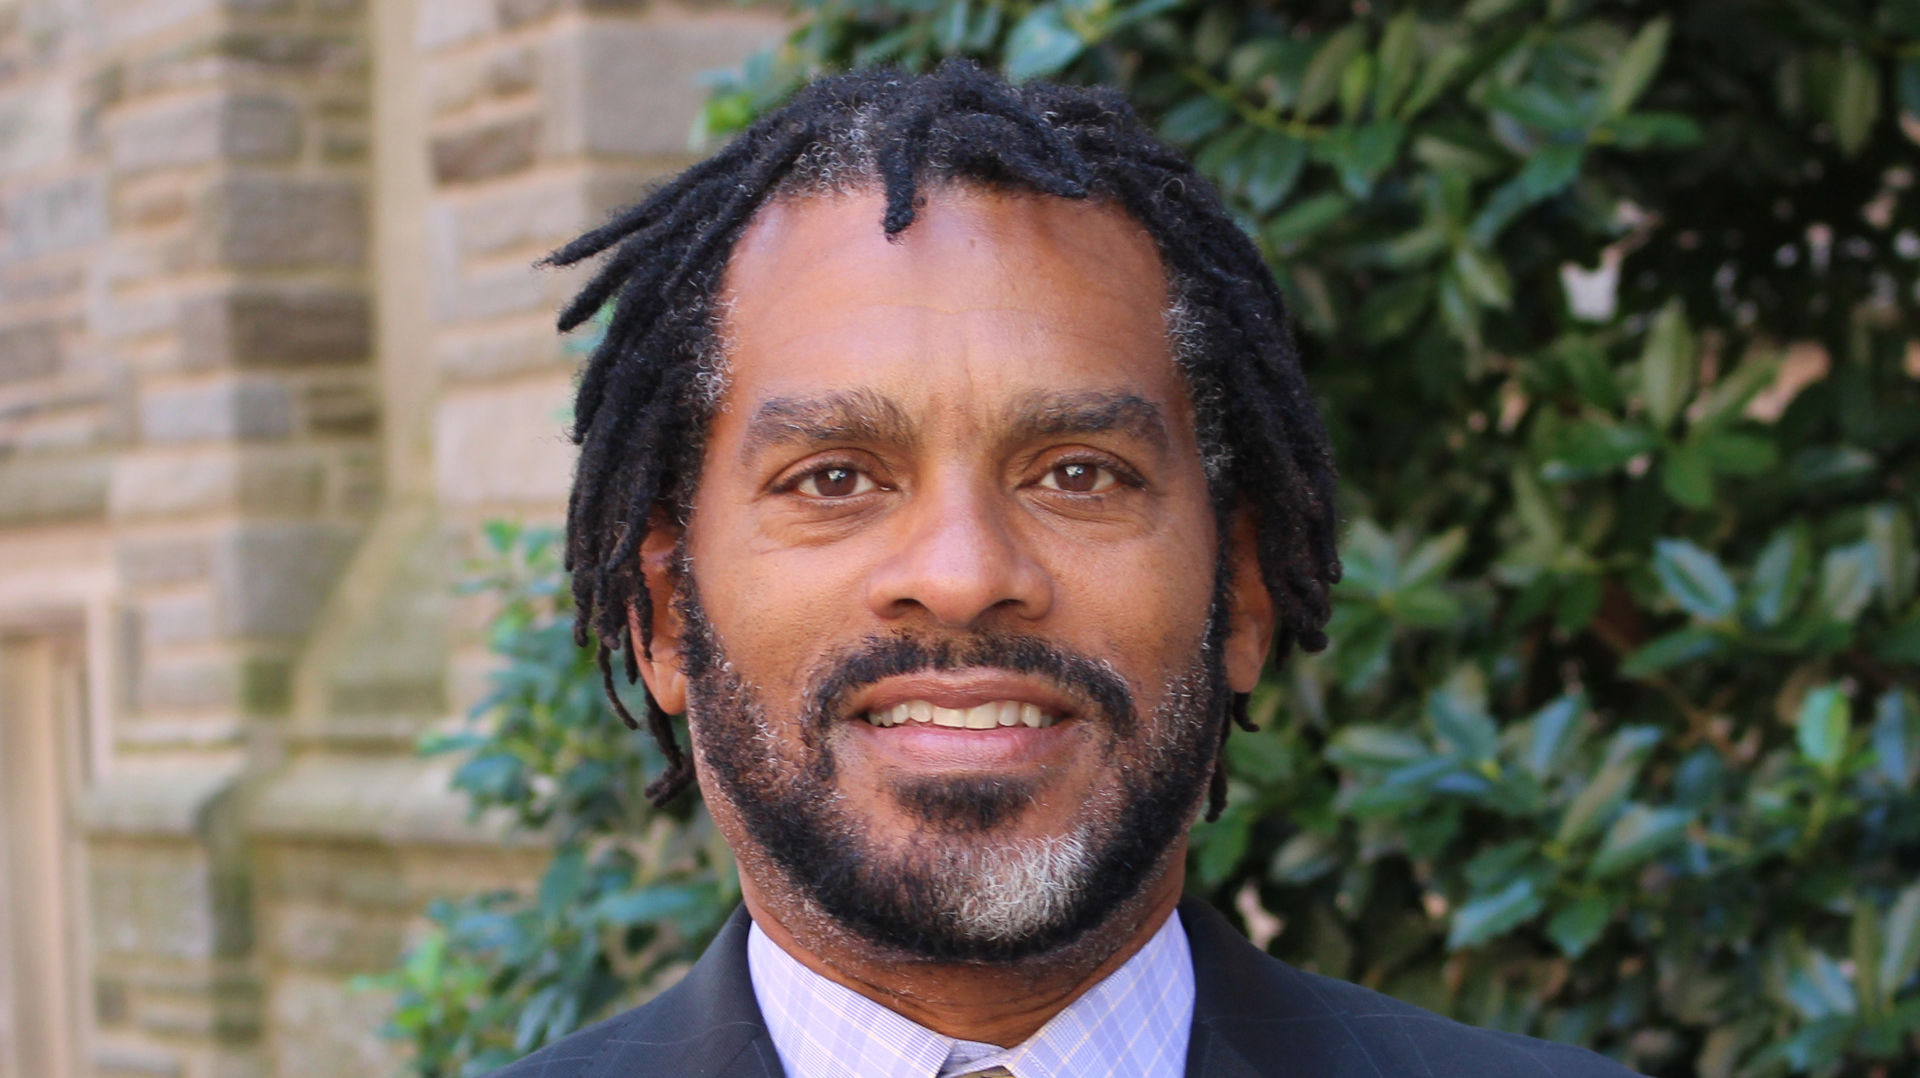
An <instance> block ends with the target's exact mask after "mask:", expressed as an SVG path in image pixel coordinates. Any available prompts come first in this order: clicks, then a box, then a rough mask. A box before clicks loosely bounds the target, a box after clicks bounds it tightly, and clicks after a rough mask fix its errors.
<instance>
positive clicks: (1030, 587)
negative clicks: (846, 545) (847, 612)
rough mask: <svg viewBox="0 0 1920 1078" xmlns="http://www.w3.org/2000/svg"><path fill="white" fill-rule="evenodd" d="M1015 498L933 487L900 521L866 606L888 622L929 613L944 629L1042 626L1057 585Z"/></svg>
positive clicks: (989, 489)
mask: <svg viewBox="0 0 1920 1078" xmlns="http://www.w3.org/2000/svg"><path fill="white" fill-rule="evenodd" d="M1011 499H1012V495H1010V494H1008V493H1007V492H1005V491H1003V490H997V489H994V488H993V486H992V485H991V484H988V483H982V482H977V481H972V480H970V479H968V478H964V477H948V478H946V479H944V480H936V481H934V482H931V483H929V484H928V485H927V487H925V488H924V489H922V490H920V491H918V492H916V493H915V494H914V495H913V497H912V498H911V499H910V500H909V502H908V504H907V505H905V506H903V507H902V508H901V510H900V511H899V516H897V517H896V518H895V520H894V522H893V523H894V535H893V537H892V538H891V540H890V549H889V550H888V551H887V553H886V556H885V557H884V558H883V559H882V560H881V562H880V564H879V565H878V566H877V567H876V568H875V570H874V572H873V574H872V576H871V577H869V579H868V590H867V601H868V604H869V605H870V606H871V607H872V609H873V611H874V613H876V614H878V615H879V616H880V617H882V618H886V619H888V620H898V619H904V618H911V617H913V616H915V614H916V613H918V612H922V611H924V613H925V615H929V616H931V617H932V618H933V619H934V620H935V621H937V622H938V623H940V624H941V625H942V626H945V627H947V628H954V629H967V628H974V627H977V626H978V625H979V624H980V623H981V622H982V621H983V620H988V619H991V618H994V617H1005V616H1012V617H1017V618H1020V619H1024V620H1036V619H1039V618H1042V617H1044V616H1046V613H1047V611H1048V610H1049V609H1050V608H1051V606H1052V604H1053V581H1052V578H1051V576H1050V575H1049V574H1048V572H1047V571H1046V569H1045V567H1044V566H1043V565H1042V564H1041V563H1040V562H1039V561H1038V560H1036V559H1035V557H1034V553H1033V551H1032V550H1031V549H1030V547H1029V545H1028V541H1027V540H1026V539H1025V538H1023V537H1022V536H1021V534H1020V533H1019V531H1018V530H1017V528H1016V527H1015V520H1014V517H1015V515H1016V513H1017V508H1016V507H1015V506H1014V505H1013V504H1012V501H1011Z"/></svg>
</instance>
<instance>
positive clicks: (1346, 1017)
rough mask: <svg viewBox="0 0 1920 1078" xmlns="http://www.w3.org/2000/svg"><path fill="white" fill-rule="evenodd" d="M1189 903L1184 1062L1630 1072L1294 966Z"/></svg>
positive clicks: (1430, 1073) (1542, 1076) (1420, 1071)
mask: <svg viewBox="0 0 1920 1078" xmlns="http://www.w3.org/2000/svg"><path fill="white" fill-rule="evenodd" d="M1192 905H1193V904H1191V903H1188V904H1183V905H1182V906H1181V908H1180V914H1181V919H1182V922H1183V924H1184V925H1185V926H1186V928H1187V934H1188V942H1189V947H1190V948H1191V950H1192V952H1193V961H1194V980H1195V989H1196V998H1195V1001H1194V1026H1193V1036H1194V1042H1193V1045H1192V1060H1193V1062H1194V1064H1195V1066H1193V1067H1192V1068H1190V1073H1195V1074H1222V1075H1231V1074H1237V1073H1247V1074H1278V1073H1290V1072H1292V1071H1294V1070H1301V1071H1302V1072H1303V1073H1305V1072H1307V1071H1311V1072H1313V1073H1316V1074H1320V1075H1325V1076H1328V1078H1332V1076H1342V1078H1344V1076H1347V1075H1353V1076H1356V1078H1358V1076H1365V1078H1376V1076H1394V1075H1403V1074H1404V1075H1418V1076H1421V1078H1509V1076H1511V1078H1632V1075H1633V1072H1632V1071H1629V1070H1627V1069H1626V1068H1624V1067H1622V1066H1620V1065H1619V1064H1618V1063H1615V1062H1613V1061H1612V1060H1610V1059H1607V1058H1606V1057H1605V1056H1602V1055H1599V1054H1598V1053H1595V1052H1590V1051H1588V1050H1586V1049H1584V1048H1575V1047H1572V1046H1570V1045H1564V1044H1555V1043H1553V1042H1551V1041H1542V1040H1537V1039H1535V1038H1532V1037H1523V1036H1520V1035H1518V1034H1513V1033H1502V1032H1499V1031H1496V1030H1490V1029H1479V1028H1476V1027H1474V1026H1469V1025H1466V1024H1464V1023H1461V1022H1456V1021H1454V1020H1452V1019H1450V1018H1444V1017H1442V1016H1440V1015H1437V1014H1434V1013H1433V1012H1431V1011H1427V1010H1422V1009H1421V1008H1419V1007H1415V1006H1413V1005H1412V1004H1409V1003H1402V1002H1400V1001H1399V1000H1396V999H1392V998H1390V997H1388V996H1384V995H1381V994H1380V993H1378V992H1375V991H1372V990H1370V989H1367V988H1362V987H1361V986H1359V985H1356V984H1349V983H1347V982H1345V981H1337V980H1334V979H1332V978H1330V977H1322V976H1318V975H1316V974H1312V973H1307V972H1305V971H1303V970H1299V969H1295V968H1294V967H1292V966H1289V965H1287V964H1286V963H1284V962H1282V961H1280V960H1279V959H1276V958H1274V957H1272V956H1270V955H1268V954H1266V953H1265V952H1263V951H1261V950H1259V949H1258V948H1256V947H1254V946H1253V945H1252V944H1250V943H1248V942H1247V941H1246V940H1245V939H1244V938H1243V937H1241V936H1240V934H1239V933H1238V932H1236V931H1234V929H1233V928H1232V926H1230V925H1228V924H1227V923H1226V922H1225V920H1224V919H1222V918H1221V917H1220V916H1219V914H1217V913H1214V912H1213V911H1212V910H1211V909H1210V908H1205V907H1204V906H1203V907H1200V908H1197V909H1192V910H1190V907H1191V906H1192ZM1208 1056H1213V1057H1214V1058H1213V1059H1211V1060H1209V1059H1207V1058H1206V1057H1208Z"/></svg>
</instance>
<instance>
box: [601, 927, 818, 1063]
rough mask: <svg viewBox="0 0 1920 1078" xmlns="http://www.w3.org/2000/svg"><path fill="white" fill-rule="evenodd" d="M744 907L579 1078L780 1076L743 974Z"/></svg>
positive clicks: (613, 1033)
mask: <svg viewBox="0 0 1920 1078" xmlns="http://www.w3.org/2000/svg"><path fill="white" fill-rule="evenodd" d="M751 925H752V921H750V920H749V919H748V917H747V912H746V909H745V908H744V907H743V908H740V909H736V910H734V912H733V916H732V917H730V918H728V919H727V923H726V924H725V925H724V926H723V927H722V928H721V929H720V932H719V934H718V935H716V936H715V937H714V939H713V943H711V944H710V945H708V947H707V950H706V953H705V954H703V955H701V956H700V961H699V962H697V963H695V964H694V967H693V968H692V969H691V970H688V971H687V975H686V976H685V977H683V978H681V979H680V982H679V983H678V984H676V985H674V986H673V987H672V988H669V989H667V990H666V991H665V992H662V993H661V994H660V996H659V998H658V999H656V1000H654V1001H653V1003H651V1004H650V1005H648V1006H645V1007H640V1008H638V1009H636V1010H633V1011H629V1012H628V1013H627V1020H626V1021H624V1022H623V1023H622V1024H621V1025H620V1026H619V1027H618V1028H616V1029H614V1030H612V1031H610V1033H609V1035H608V1037H607V1039H606V1041H605V1043H604V1044H603V1045H602V1046H601V1049H600V1052H599V1054H598V1055H596V1056H595V1057H594V1059H593V1061H592V1063H591V1064H589V1065H588V1066H587V1068H586V1069H585V1070H584V1071H583V1072H582V1078H651V1076H655V1075H659V1076H662V1078H665V1076H672V1078H683V1076H684V1078H783V1076H782V1071H781V1069H780V1056H779V1053H778V1052H777V1051H776V1050H775V1049H774V1046H773V1038H772V1037H770V1036H768V1034H767V1025H766V1021H765V1020H764V1019H762V1018H761V1016H760V1005H759V1004H758V1003H757V1002H755V1000H754V995H753V978H752V976H751V975H750V974H749V973H748V971H747V930H748V928H749V927H750V926H751Z"/></svg>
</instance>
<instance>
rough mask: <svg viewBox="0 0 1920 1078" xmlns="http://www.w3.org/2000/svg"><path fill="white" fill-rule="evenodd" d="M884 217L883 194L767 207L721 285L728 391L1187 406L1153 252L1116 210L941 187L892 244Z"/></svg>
mask: <svg viewBox="0 0 1920 1078" xmlns="http://www.w3.org/2000/svg"><path fill="white" fill-rule="evenodd" d="M884 211H885V199H884V197H883V195H882V194H881V193H880V192H879V191H878V190H872V191H853V192H837V193H830V194H819V195H802V196H789V197H786V198H783V199H780V200H777V201H775V202H773V203H771V204H769V205H768V206H766V207H765V208H764V209H762V210H761V212H760V213H759V214H758V215H757V216H756V218H755V219H754V221H753V223H752V224H751V225H750V226H749V227H748V228H747V230H746V231H745V232H744V233H743V234H742V236H741V238H740V241H739V243H738V244H737V245H736V247H735V249H734V252H733V254H732V256H731V257H730V259H729V261H728V266H727V275H726V280H725V282H724V285H723V297H724V298H723V311H724V323H725V326H724V329H725V336H726V338H727V340H726V343H727V346H728V347H727V351H728V354H729V357H730V359H729V368H730V370H729V383H730V385H731V386H732V389H731V390H730V393H733V392H738V393H740V394H754V395H766V394H782V393H797V392H811V391H818V390H819V389H821V388H823V387H833V386H858V385H872V384H878V383H882V382H886V381H889V380H891V381H894V382H899V381H901V380H902V378H901V376H902V375H908V376H909V377H908V378H907V379H906V380H907V381H908V382H910V383H913V385H910V386H906V387H902V388H910V389H917V390H922V391H924V392H925V393H936V394H937V392H938V391H940V390H941V389H942V388H944V389H945V391H947V392H948V393H949V394H950V395H951V394H953V393H956V392H959V391H960V390H961V389H962V388H963V387H964V388H971V389H972V390H973V391H977V392H980V393H990V392H992V391H994V390H996V389H1006V390H1024V391H1030V390H1032V389H1034V388H1036V387H1038V388H1046V389H1057V388H1063V387H1067V386H1081V387H1087V388H1109V389H1117V388H1125V387H1123V386H1121V385H1119V383H1130V384H1133V388H1139V386H1140V385H1142V384H1144V385H1146V387H1147V388H1157V389H1159V390H1161V391H1162V393H1163V394H1166V395H1170V396H1171V397H1173V398H1184V396H1185V393H1184V385H1183V384H1182V383H1181V381H1180V380H1179V377H1178V374H1177V372H1176V371H1175V369H1174V365H1173V361H1172V354H1171V351H1170V348H1169V345H1168V339H1167V333H1166V322H1165V312H1166V307H1167V303H1168V288H1167V280H1166V274H1165V271H1164V270H1163V268H1162V265H1161V261H1160V256H1159V252H1158V250H1157V248H1156V247H1155V245H1154V242H1153V240H1152V238H1151V237H1150V236H1149V235H1148V234H1147V232H1146V230H1145V229H1144V228H1143V227H1141V226H1140V224H1139V223H1138V222H1137V221H1135V220H1134V219H1133V218H1132V217H1130V216H1129V215H1128V214H1127V213H1126V212H1125V211H1124V210H1122V209H1120V208H1118V207H1117V206H1114V205H1112V204H1108V203H1103V202H1098V201H1091V200H1088V201H1081V200H1068V199H1061V198H1054V197H1050V196H1044V195H1030V194H1024V193H1011V192H999V191H990V190H985V189H982V188H978V187H972V186H965V185H947V186H941V187H932V188H929V189H927V190H926V193H925V195H924V197H923V200H922V203H921V204H920V205H919V206H917V207H916V211H917V212H916V217H915V220H914V223H913V224H912V226H911V227H909V228H908V229H906V230H905V231H904V232H901V233H899V234H897V235H895V236H892V237H889V236H887V235H885V234H884V232H883V231H882V230H881V228H880V220H881V217H882V215H883V213H884ZM883 388H884V387H883ZM735 403H749V404H750V403H751V402H750V401H749V402H739V401H736V402H735Z"/></svg>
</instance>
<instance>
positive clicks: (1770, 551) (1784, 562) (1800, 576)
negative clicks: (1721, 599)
mask: <svg viewBox="0 0 1920 1078" xmlns="http://www.w3.org/2000/svg"><path fill="white" fill-rule="evenodd" d="M1812 571H1813V543H1812V542H1811V541H1810V540H1809V539H1808V538H1807V530H1806V528H1805V527H1804V526H1800V525H1795V526H1790V527H1786V528H1782V529H1780V530H1779V531H1777V532H1775V533H1774V534H1773V538H1772V539H1770V540H1768V541H1767V545H1766V547H1765V548H1763V549H1762V550H1761V551H1760V557H1759V559H1758V560H1756V561H1755V562H1754V564H1753V579H1752V580H1750V581H1748V582H1747V607H1748V609H1750V610H1752V611H1753V616H1754V617H1755V618H1756V619H1757V620H1758V621H1759V622H1760V624H1761V625H1763V626H1766V627H1768V628H1772V627H1773V626H1776V625H1779V624H1780V622H1781V621H1782V620H1783V619H1785V618H1786V617H1787V615H1789V614H1791V613H1793V608H1794V607H1795V606H1797V605H1798V604H1799V602H1800V596H1801V594H1802V593H1804V592H1805V591H1806V587H1807V581H1808V580H1810V579H1811V574H1812Z"/></svg>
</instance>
